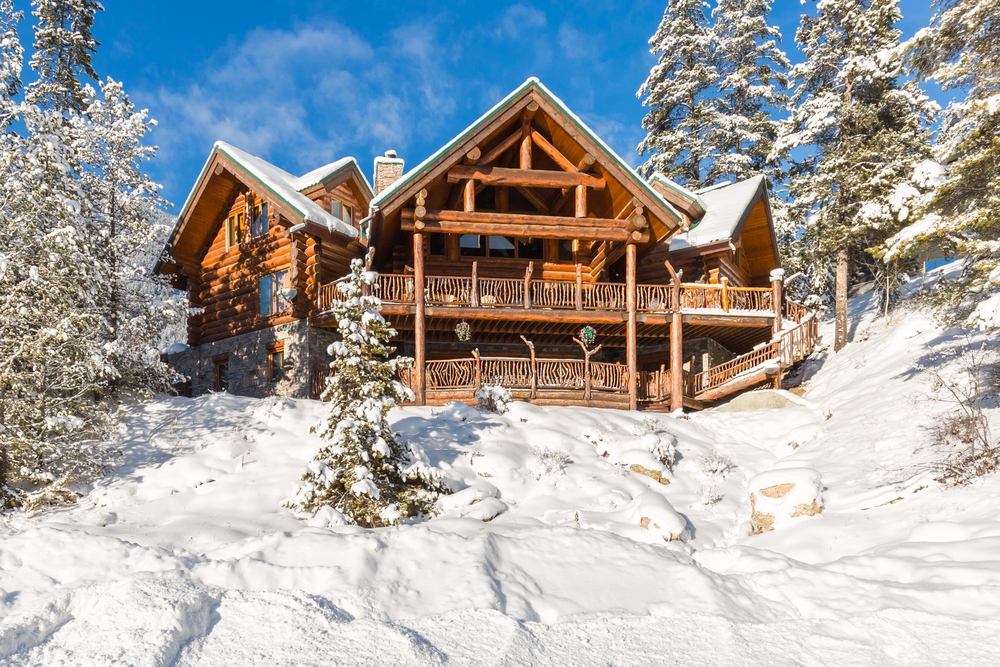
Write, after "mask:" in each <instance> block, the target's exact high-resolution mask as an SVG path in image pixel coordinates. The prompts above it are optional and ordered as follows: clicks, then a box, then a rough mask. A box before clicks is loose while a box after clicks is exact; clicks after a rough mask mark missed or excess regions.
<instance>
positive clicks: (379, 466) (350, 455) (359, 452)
mask: <svg viewBox="0 0 1000 667" xmlns="http://www.w3.org/2000/svg"><path fill="white" fill-rule="evenodd" d="M377 277H378V274H376V273H374V272H371V271H365V270H364V266H363V264H362V263H361V260H358V259H356V260H354V261H353V262H351V274H350V275H349V276H348V278H347V280H345V281H344V282H341V283H340V284H339V285H337V289H338V291H339V292H340V297H341V300H340V301H335V302H334V303H333V305H332V310H333V312H334V314H335V315H336V317H337V322H338V325H337V326H338V329H339V331H340V335H341V338H342V340H340V341H338V342H335V343H333V344H332V345H331V346H330V348H329V351H330V354H332V355H333V357H334V360H333V362H332V363H331V364H330V366H331V368H333V369H334V374H333V375H332V376H331V377H330V378H329V379H328V380H327V386H326V391H324V392H323V397H322V398H323V400H324V401H329V402H330V412H329V414H328V415H327V417H326V419H325V420H324V421H322V422H320V423H319V424H317V425H316V426H313V429H312V431H313V432H314V433H319V434H320V436H321V437H322V438H323V439H325V440H326V441H327V444H326V445H324V446H323V448H322V449H320V450H319V452H318V453H317V454H316V458H315V459H314V460H313V461H312V462H311V463H310V464H309V466H308V468H307V469H306V471H305V472H304V473H303V475H302V484H301V485H300V486H299V488H298V490H297V492H296V494H295V496H294V497H293V498H292V499H291V500H289V501H288V502H287V503H286V507H289V508H290V509H293V510H297V511H299V512H303V513H307V514H310V515H313V514H315V513H316V512H318V511H319V510H321V509H323V508H324V507H332V508H333V509H334V510H336V512H337V513H339V514H340V515H342V517H343V518H344V520H346V521H349V522H352V523H355V524H357V525H359V526H363V527H365V528H378V527H381V526H390V525H396V524H398V523H400V521H401V520H403V519H404V518H406V517H412V516H418V515H420V514H427V513H429V512H430V511H431V507H432V505H433V503H434V500H435V498H436V496H437V494H439V493H444V492H446V490H445V488H444V487H443V486H442V485H441V484H440V482H439V481H438V479H437V474H436V471H435V470H433V469H432V468H431V467H430V464H429V463H428V462H427V460H426V458H425V457H424V456H423V454H422V452H420V451H419V450H416V449H414V448H413V447H412V446H411V445H409V444H407V443H399V442H397V440H396V438H395V436H394V434H393V433H392V430H391V429H390V428H389V421H388V420H387V419H386V415H387V414H388V412H389V410H390V409H392V408H393V407H394V406H395V405H396V404H397V403H398V402H399V401H403V400H412V399H413V392H411V391H410V390H409V389H407V388H406V387H404V386H403V385H402V384H400V383H399V382H397V381H395V380H393V376H394V375H396V373H398V372H399V371H400V370H403V369H406V368H410V366H412V365H413V359H411V358H409V357H396V358H394V359H390V358H389V355H390V354H392V353H393V352H394V351H395V348H392V347H389V346H387V345H386V342H388V341H389V340H390V339H391V338H392V337H393V336H394V335H395V333H396V332H395V331H394V330H393V329H392V327H390V326H389V325H388V323H387V322H386V321H385V320H384V319H383V318H382V315H381V314H379V310H380V308H381V306H382V303H381V301H379V299H378V298H376V297H374V296H368V295H366V294H364V292H365V289H364V287H365V286H366V285H372V284H373V283H374V282H375V280H376V279H377ZM327 512H329V511H327ZM338 518H339V517H338Z"/></svg>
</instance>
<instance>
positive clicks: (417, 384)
mask: <svg viewBox="0 0 1000 667" xmlns="http://www.w3.org/2000/svg"><path fill="white" fill-rule="evenodd" d="M413 291H414V297H415V298H414V300H415V301H416V306H417V307H416V317H415V322H414V326H413V332H414V345H413V356H414V363H413V393H414V394H415V401H416V404H417V405H427V397H426V392H425V386H426V385H425V379H424V369H425V366H426V362H427V353H426V349H425V348H426V346H427V326H426V323H425V322H424V235H423V233H422V232H413Z"/></svg>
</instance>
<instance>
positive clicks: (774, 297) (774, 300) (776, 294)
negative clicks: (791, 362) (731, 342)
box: [771, 269, 785, 389]
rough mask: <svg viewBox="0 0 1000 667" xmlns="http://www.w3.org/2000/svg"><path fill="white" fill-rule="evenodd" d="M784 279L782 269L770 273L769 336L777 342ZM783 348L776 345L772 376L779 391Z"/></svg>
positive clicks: (779, 334) (779, 330) (779, 335)
mask: <svg viewBox="0 0 1000 667" xmlns="http://www.w3.org/2000/svg"><path fill="white" fill-rule="evenodd" d="M784 279H785V270H784V269H775V270H774V271H771V305H772V306H773V307H774V324H773V325H772V327H771V334H772V338H773V339H774V340H779V339H780V338H781V325H782V321H781V319H782V314H781V312H782V308H781V298H782V295H781V290H782V287H783V286H784ZM783 347H784V346H782V345H780V344H779V345H778V374H777V375H775V376H774V388H775V389H781V371H782V363H783V362H784V361H785V359H784V356H785V350H784V349H783Z"/></svg>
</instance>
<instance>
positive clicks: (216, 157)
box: [153, 141, 375, 273]
mask: <svg viewBox="0 0 1000 667" xmlns="http://www.w3.org/2000/svg"><path fill="white" fill-rule="evenodd" d="M213 165H215V171H214V173H212V172H213V170H212V167H213ZM220 168H222V169H225V170H227V171H232V170H235V173H233V174H231V175H230V176H233V177H235V178H236V181H241V182H242V181H246V182H245V183H244V185H245V186H248V187H251V188H253V189H255V190H257V189H259V193H260V194H262V195H265V197H266V196H267V195H270V196H271V197H273V198H274V204H276V205H277V209H278V210H279V211H281V213H282V215H284V216H286V218H288V217H289V216H290V217H291V218H294V219H291V222H297V221H298V220H301V222H304V223H307V224H309V225H315V226H316V229H317V233H320V234H323V233H327V234H330V235H335V234H336V235H339V236H340V237H342V238H345V239H347V240H354V239H356V238H358V236H359V234H360V232H359V231H358V230H357V229H356V228H355V227H353V226H352V225H350V224H348V223H346V222H344V221H343V220H341V219H339V218H338V217H336V216H334V215H333V214H331V213H329V212H327V211H325V210H323V208H322V207H321V206H320V205H319V204H317V203H316V202H314V201H313V200H312V199H310V198H309V197H308V196H306V195H305V194H304V192H305V191H306V190H308V189H310V188H312V187H314V186H316V185H319V184H321V183H325V182H329V181H331V180H332V179H336V178H341V177H343V178H349V179H351V180H353V182H354V183H355V185H356V186H357V188H358V190H357V192H359V193H360V194H361V195H362V196H363V198H365V199H366V200H367V201H370V200H371V198H372V197H374V196H375V195H374V193H373V192H372V188H371V185H370V184H369V183H368V179H367V178H365V175H364V173H363V172H362V171H361V168H360V167H359V166H358V163H357V160H355V159H354V158H353V157H346V158H341V159H340V160H337V161H335V162H331V163H330V164H327V165H324V166H322V167H320V168H318V169H313V170H312V171H310V172H308V173H307V174H305V175H304V176H293V175H292V174H290V173H288V172H287V171H285V170H284V169H281V168H280V167H276V166H275V165H273V164H271V163H270V162H267V161H266V160H263V159H261V158H259V157H256V156H254V155H251V154H250V153H247V152H246V151H243V150H240V149H239V148H236V147H235V146H233V145H231V144H228V143H226V142H224V141H218V142H216V143H215V145H214V146H213V147H212V152H211V153H209V155H208V159H207V160H205V164H204V166H203V167H202V169H201V173H200V174H199V175H198V178H197V180H196V181H195V183H194V186H193V187H192V188H191V192H190V194H188V197H187V199H186V200H185V202H184V205H183V206H182V207H181V211H180V214H179V215H178V216H177V222H176V223H175V225H174V228H173V230H172V231H171V232H170V235H169V236H168V237H167V241H166V244H165V248H167V247H171V246H172V247H173V248H174V250H175V252H176V251H177V250H180V249H179V248H178V247H177V246H178V242H179V240H180V237H181V236H182V235H183V234H184V233H185V229H186V227H187V223H188V222H189V219H190V218H191V216H192V212H193V211H194V209H195V207H196V205H197V204H198V202H199V201H202V199H203V198H204V195H205V193H206V191H207V190H206V188H208V186H209V185H210V182H218V181H217V180H216V181H213V179H219V178H223V177H221V176H220V174H221V173H222V171H220ZM226 178H229V177H226ZM236 181H232V182H233V183H235V182H236ZM213 187H215V188H216V189H218V188H220V187H222V186H219V185H216V186H213ZM231 191H232V187H231V186H230V187H222V190H221V192H224V193H229V192H231ZM226 196H228V195H226ZM223 198H225V197H223ZM212 205H213V206H215V205H218V198H216V201H215V202H214V203H213V204H212ZM296 219H297V220H296ZM201 226H204V225H201ZM199 235H200V233H199ZM198 246H200V243H198V242H193V243H186V244H185V248H184V249H183V250H184V252H186V253H188V254H190V253H191V252H193V251H194V248H195V247H198ZM189 261H190V260H189ZM172 264H176V262H170V261H166V262H165V261H163V260H162V259H161V260H160V261H158V262H157V263H156V266H155V267H154V269H153V271H154V273H156V272H160V271H161V270H162V269H163V268H164V265H172Z"/></svg>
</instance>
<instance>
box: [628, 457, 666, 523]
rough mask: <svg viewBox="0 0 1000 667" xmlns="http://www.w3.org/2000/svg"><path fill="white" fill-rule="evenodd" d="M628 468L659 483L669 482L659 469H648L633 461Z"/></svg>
mask: <svg viewBox="0 0 1000 667" xmlns="http://www.w3.org/2000/svg"><path fill="white" fill-rule="evenodd" d="M628 468H629V470H631V471H632V472H636V473H639V474H640V475H645V476H646V477H649V478H651V479H655V480H656V481H657V482H659V483H660V484H664V485H666V484H670V480H669V479H667V478H665V477H663V476H662V474H661V473H660V471H659V470H650V469H649V468H646V467H643V466H641V465H639V464H638V463H633V464H632V465H630V466H629V467H628ZM644 527H645V526H644Z"/></svg>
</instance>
